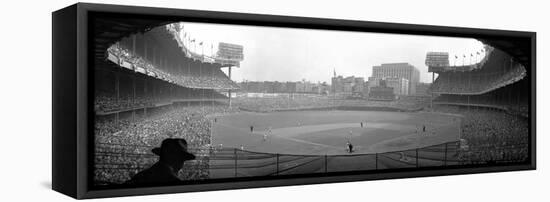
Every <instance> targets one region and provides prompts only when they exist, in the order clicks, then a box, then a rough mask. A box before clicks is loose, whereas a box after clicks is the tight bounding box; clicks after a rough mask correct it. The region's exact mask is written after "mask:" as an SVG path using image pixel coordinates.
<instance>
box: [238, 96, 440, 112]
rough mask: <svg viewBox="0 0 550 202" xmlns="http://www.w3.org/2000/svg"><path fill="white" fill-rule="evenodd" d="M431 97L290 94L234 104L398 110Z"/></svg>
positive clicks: (272, 108)
mask: <svg viewBox="0 0 550 202" xmlns="http://www.w3.org/2000/svg"><path fill="white" fill-rule="evenodd" d="M429 99H430V98H429V97H407V96H403V97H401V98H400V99H398V100H395V101H372V100H364V99H360V100H357V99H333V98H332V97H330V96H305V97H300V96H294V97H292V98H289V97H288V96H279V97H268V98H257V97H237V98H234V99H232V102H233V104H234V106H236V107H239V108H241V109H244V110H249V111H257V112H271V111H282V110H284V111H286V110H304V109H323V108H334V107H375V108H376V107H380V108H393V109H397V110H406V111H408V110H419V109H422V108H423V107H425V106H428V104H429Z"/></svg>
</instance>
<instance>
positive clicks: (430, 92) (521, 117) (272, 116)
mask: <svg viewBox="0 0 550 202" xmlns="http://www.w3.org/2000/svg"><path fill="white" fill-rule="evenodd" d="M93 25H94V26H93V39H94V41H93V50H94V53H93V54H94V55H93V64H94V65H93V70H92V71H93V72H94V73H93V81H94V101H93V102H94V103H93V107H94V109H93V111H94V113H95V119H94V126H95V127H94V146H93V154H94V162H93V168H94V171H93V184H94V185H97V186H102V185H119V184H124V183H125V182H127V181H129V180H130V179H132V177H133V176H134V175H136V174H137V173H139V172H140V171H143V170H145V169H147V168H149V167H151V166H152V165H153V164H155V162H157V161H158V160H159V156H158V155H157V154H155V153H153V152H152V150H153V149H154V148H158V147H160V146H161V144H162V143H163V140H165V139H167V138H182V139H185V140H186V142H187V150H188V151H189V152H190V153H192V154H194V156H196V158H195V159H193V160H189V161H185V164H184V165H183V168H182V169H181V170H179V171H178V172H177V177H178V178H179V179H181V180H182V181H207V180H210V179H225V178H241V177H262V176H279V175H300V174H312V173H337V172H348V171H376V170H389V169H405V168H407V169H411V168H425V167H430V168H431V167H442V168H443V167H447V166H449V167H452V166H455V167H456V166H463V165H498V164H505V163H523V162H526V161H528V158H529V144H528V142H529V126H528V118H529V94H528V93H527V92H528V89H529V84H530V79H529V76H528V75H529V74H528V71H529V70H528V69H526V67H529V60H528V58H526V56H527V55H529V54H528V51H527V50H526V49H525V48H524V47H521V46H517V45H515V44H513V43H511V44H509V43H506V42H502V41H491V40H486V39H477V40H478V41H480V42H481V43H483V45H484V48H483V50H480V52H477V53H472V55H471V56H474V54H475V55H479V56H480V57H481V58H480V59H479V60H477V61H476V62H475V63H472V64H467V65H465V64H462V65H460V66H457V65H449V63H448V61H449V55H447V54H444V53H436V52H427V54H426V58H425V63H426V65H427V66H428V67H429V72H430V73H431V74H432V76H433V77H432V78H433V80H432V83H431V85H430V87H429V88H428V89H427V93H425V94H423V95H416V96H395V95H393V94H391V93H390V94H391V96H389V97H390V98H389V99H374V98H380V97H384V96H378V97H377V94H375V92H374V91H372V93H371V94H372V95H371V98H373V99H369V94H354V93H355V92H357V93H359V92H364V91H366V90H363V87H364V85H363V86H362V87H361V89H357V91H355V90H351V91H349V92H350V94H349V95H343V94H338V93H336V92H337V90H336V89H337V88H336V85H334V84H333V86H332V87H331V86H330V85H328V84H326V85H319V86H316V87H312V88H317V90H316V91H315V92H316V93H312V92H304V91H301V90H288V89H289V88H290V86H294V88H293V89H300V88H299V87H296V85H302V86H304V87H303V88H304V89H305V88H306V84H304V83H300V82H298V83H292V84H291V83H289V82H286V83H284V82H280V83H284V87H277V86H276V85H275V84H271V85H270V86H271V87H270V89H271V90H257V89H256V90H255V89H253V87H252V86H253V85H252V84H251V83H250V82H247V83H246V84H245V83H243V82H237V81H235V80H234V79H232V71H234V70H235V68H245V67H241V63H242V62H243V61H244V60H246V57H245V55H246V54H245V53H246V52H245V51H246V47H244V46H243V45H239V44H235V43H233V42H231V41H226V42H219V43H213V42H208V41H204V40H202V39H201V36H195V35H192V33H189V32H186V29H185V25H186V23H182V22H173V21H160V20H150V19H132V20H130V19H123V18H116V17H98V18H95V19H94V22H93ZM509 50H512V51H509ZM455 57H456V56H455ZM461 57H462V56H461ZM463 57H466V56H463ZM266 59H268V58H266ZM247 68H249V67H247ZM335 77H336V75H335ZM333 81H334V79H333ZM388 83H389V81H388ZM277 85H279V84H277ZM281 85H282V84H281ZM262 86H263V87H262V89H267V87H266V86H267V83H266V82H264V83H262ZM359 86H361V85H358V86H357V87H354V88H353V89H355V88H359ZM343 88H344V87H343ZM384 88H387V87H384V86H382V87H381V88H380V89H381V92H382V91H384ZM390 91H391V90H390ZM351 92H354V93H351ZM383 93H387V92H386V91H384V92H383ZM354 95H359V96H355V97H354ZM384 95H385V94H384ZM386 97H387V96H386ZM384 98H385V97H384Z"/></svg>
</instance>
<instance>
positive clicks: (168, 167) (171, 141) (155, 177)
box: [126, 138, 195, 185]
mask: <svg viewBox="0 0 550 202" xmlns="http://www.w3.org/2000/svg"><path fill="white" fill-rule="evenodd" d="M152 152H153V153H154V154H156V155H158V156H159V157H160V158H159V161H158V162H157V163H155V164H154V165H153V166H151V167H150V168H148V169H145V170H143V171H141V172H139V173H138V174H136V175H134V177H132V179H130V180H128V181H126V184H130V185H147V184H172V183H178V182H181V180H180V179H179V178H178V172H179V170H180V169H181V168H182V167H183V163H184V162H185V161H188V160H193V159H195V155H193V154H191V153H189V152H188V151H187V142H186V141H185V139H181V138H168V139H165V140H163V141H162V144H161V147H160V148H158V147H157V148H154V149H153V150H152Z"/></svg>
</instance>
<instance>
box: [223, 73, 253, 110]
mask: <svg viewBox="0 0 550 202" xmlns="http://www.w3.org/2000/svg"><path fill="white" fill-rule="evenodd" d="M228 74H229V80H231V66H229V70H228ZM247 87H248V86H247ZM227 97H228V98H229V107H231V88H230V89H229V91H228V96H227Z"/></svg>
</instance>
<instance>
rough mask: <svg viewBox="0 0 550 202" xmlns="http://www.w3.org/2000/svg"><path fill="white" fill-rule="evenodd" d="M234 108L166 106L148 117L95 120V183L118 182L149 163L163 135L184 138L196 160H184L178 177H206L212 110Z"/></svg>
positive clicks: (121, 181) (229, 110) (225, 110)
mask: <svg viewBox="0 0 550 202" xmlns="http://www.w3.org/2000/svg"><path fill="white" fill-rule="evenodd" d="M233 112H235V109H233V108H228V107H227V106H225V105H219V106H207V107H201V106H190V107H176V106H168V107H164V108H163V109H156V111H154V112H152V113H151V114H150V115H149V116H147V117H139V118H138V119H134V120H133V121H132V120H130V119H120V120H116V119H113V118H104V119H98V120H97V121H96V123H95V133H94V134H95V166H96V168H95V181H96V183H97V184H120V183H123V182H125V181H126V180H128V179H130V178H131V177H132V176H133V175H134V174H136V173H137V172H139V171H141V170H143V169H145V168H147V167H149V166H151V165H152V164H153V163H154V162H156V161H157V156H155V155H153V154H152V153H151V149H152V148H154V147H158V146H160V144H161V142H162V140H164V139H166V138H184V139H186V140H187V142H188V145H189V148H190V149H191V151H193V153H195V154H196V155H197V157H198V158H197V159H196V160H193V161H190V162H186V164H185V167H184V169H182V171H181V172H180V176H179V177H180V178H181V179H205V178H207V177H208V157H207V156H206V155H202V154H204V152H207V149H208V148H209V147H210V141H211V124H212V120H210V118H209V117H208V115H210V114H215V113H222V114H223V113H233Z"/></svg>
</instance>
